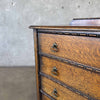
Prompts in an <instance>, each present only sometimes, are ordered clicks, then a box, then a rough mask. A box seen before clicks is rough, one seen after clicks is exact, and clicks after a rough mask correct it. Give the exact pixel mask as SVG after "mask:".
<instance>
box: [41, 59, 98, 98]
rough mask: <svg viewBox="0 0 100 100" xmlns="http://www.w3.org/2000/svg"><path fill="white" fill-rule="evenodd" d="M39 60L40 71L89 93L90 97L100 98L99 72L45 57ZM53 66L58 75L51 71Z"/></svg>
mask: <svg viewBox="0 0 100 100" xmlns="http://www.w3.org/2000/svg"><path fill="white" fill-rule="evenodd" d="M41 61H42V63H41V72H43V73H45V74H47V75H50V76H52V77H54V78H56V79H58V80H60V81H62V82H64V83H66V84H68V85H69V86H72V87H74V88H76V89H78V90H80V91H82V92H84V93H86V94H89V95H90V96H92V97H95V98H97V99H100V74H97V73H93V72H92V73H91V72H90V71H87V70H83V69H81V68H78V67H75V66H72V65H68V64H65V63H63V62H59V61H57V60H54V59H50V58H47V57H42V58H41ZM53 67H56V68H57V70H58V76H55V75H53V74H52V73H51V71H52V69H53Z"/></svg>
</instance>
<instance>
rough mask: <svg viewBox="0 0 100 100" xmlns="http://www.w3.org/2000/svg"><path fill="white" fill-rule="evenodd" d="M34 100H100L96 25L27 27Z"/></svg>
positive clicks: (98, 31)
mask: <svg viewBox="0 0 100 100" xmlns="http://www.w3.org/2000/svg"><path fill="white" fill-rule="evenodd" d="M30 28H31V29H33V30H34V44H35V46H34V47H35V60H36V80H37V100H100V27H99V26H96V27H95V26H30Z"/></svg>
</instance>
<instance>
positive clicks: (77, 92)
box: [40, 72, 98, 100]
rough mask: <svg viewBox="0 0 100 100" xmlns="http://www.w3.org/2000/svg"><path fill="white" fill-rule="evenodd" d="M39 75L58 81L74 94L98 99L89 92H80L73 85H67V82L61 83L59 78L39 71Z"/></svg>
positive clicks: (90, 99) (89, 99) (94, 99)
mask: <svg viewBox="0 0 100 100" xmlns="http://www.w3.org/2000/svg"><path fill="white" fill-rule="evenodd" d="M40 75H41V76H44V77H46V78H48V79H50V80H52V81H53V82H55V83H58V84H59V85H61V86H63V87H65V88H67V89H68V90H70V91H72V92H74V93H76V94H78V95H80V96H83V97H84V98H87V99H88V100H98V99H96V98H94V97H91V96H90V95H89V94H85V93H83V92H81V91H80V90H77V89H75V88H74V87H71V86H69V85H67V84H65V83H63V82H61V81H59V80H57V79H55V78H53V77H51V76H49V75H47V74H44V73H42V72H40Z"/></svg>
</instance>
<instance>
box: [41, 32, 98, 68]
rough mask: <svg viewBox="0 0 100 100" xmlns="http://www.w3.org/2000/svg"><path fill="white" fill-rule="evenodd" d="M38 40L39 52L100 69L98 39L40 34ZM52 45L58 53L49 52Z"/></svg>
mask: <svg viewBox="0 0 100 100" xmlns="http://www.w3.org/2000/svg"><path fill="white" fill-rule="evenodd" d="M39 39H40V40H39V41H40V49H41V52H44V53H47V54H53V55H56V56H59V57H64V58H67V59H70V60H73V61H76V62H79V63H82V64H86V65H89V66H93V67H96V68H100V39H99V38H93V37H79V36H69V35H56V34H42V33H41V34H40V35H39ZM54 43H56V44H57V45H58V52H52V51H51V47H52V45H53V44H54Z"/></svg>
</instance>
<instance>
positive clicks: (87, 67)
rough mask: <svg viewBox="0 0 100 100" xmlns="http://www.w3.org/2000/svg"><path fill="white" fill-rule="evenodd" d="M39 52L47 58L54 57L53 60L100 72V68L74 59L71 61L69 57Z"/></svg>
mask: <svg viewBox="0 0 100 100" xmlns="http://www.w3.org/2000/svg"><path fill="white" fill-rule="evenodd" d="M39 54H40V56H44V57H48V58H51V59H55V60H58V61H60V62H63V63H67V64H70V65H73V66H75V67H78V68H82V69H84V70H88V71H91V72H94V73H97V74H100V69H99V68H95V67H91V66H87V65H84V64H81V63H78V62H75V61H71V60H69V59H65V58H61V57H57V56H54V55H50V54H46V53H42V52H39Z"/></svg>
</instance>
